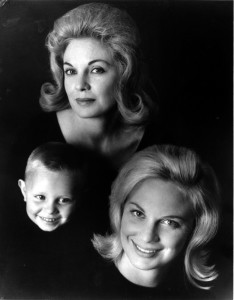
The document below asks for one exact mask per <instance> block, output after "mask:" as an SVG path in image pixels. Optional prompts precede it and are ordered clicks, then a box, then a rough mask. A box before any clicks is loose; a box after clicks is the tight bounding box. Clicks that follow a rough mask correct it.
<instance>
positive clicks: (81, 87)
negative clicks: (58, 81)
mask: <svg viewBox="0 0 234 300" xmlns="http://www.w3.org/2000/svg"><path fill="white" fill-rule="evenodd" d="M76 89H77V90H78V91H85V90H89V89H90V85H89V83H88V76H87V75H86V74H78V75H77V78H76Z"/></svg>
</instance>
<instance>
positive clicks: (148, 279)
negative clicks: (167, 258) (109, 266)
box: [116, 253, 165, 288]
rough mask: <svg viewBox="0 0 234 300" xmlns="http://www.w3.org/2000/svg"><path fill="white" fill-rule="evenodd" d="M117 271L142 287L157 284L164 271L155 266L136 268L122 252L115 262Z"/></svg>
mask: <svg viewBox="0 0 234 300" xmlns="http://www.w3.org/2000/svg"><path fill="white" fill-rule="evenodd" d="M116 266H117V268H118V270H119V272H120V273H121V274H122V275H123V276H124V277H125V278H126V279H127V280H129V281H131V282H132V283H134V284H137V285H141V286H144V287H151V288H152V287H156V286H158V285H159V284H160V283H161V281H162V278H163V277H164V274H165V272H164V271H163V270H162V269H159V268H156V269H151V270H142V269H138V268H136V267H135V266H133V265H132V263H131V262H130V261H129V259H128V257H127V255H126V254H125V253H124V254H123V256H122V257H121V259H120V261H119V262H118V263H117V264H116Z"/></svg>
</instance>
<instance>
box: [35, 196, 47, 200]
mask: <svg viewBox="0 0 234 300" xmlns="http://www.w3.org/2000/svg"><path fill="white" fill-rule="evenodd" d="M35 198H36V199H37V200H40V201H43V200H45V196H43V195H36V196H35Z"/></svg>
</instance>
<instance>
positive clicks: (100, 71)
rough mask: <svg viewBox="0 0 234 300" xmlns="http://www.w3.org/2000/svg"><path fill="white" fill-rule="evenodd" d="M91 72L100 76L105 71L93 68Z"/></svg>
mask: <svg viewBox="0 0 234 300" xmlns="http://www.w3.org/2000/svg"><path fill="white" fill-rule="evenodd" d="M91 72H92V73H95V74H102V73H104V72H105V70H104V69H103V68H101V67H98V68H93V69H92V71H91Z"/></svg>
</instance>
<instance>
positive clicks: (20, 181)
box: [18, 179, 26, 202]
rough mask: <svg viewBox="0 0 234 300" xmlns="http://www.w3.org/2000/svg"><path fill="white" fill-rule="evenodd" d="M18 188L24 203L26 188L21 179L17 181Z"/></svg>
mask: <svg viewBox="0 0 234 300" xmlns="http://www.w3.org/2000/svg"><path fill="white" fill-rule="evenodd" d="M18 186H19V188H20V190H21V193H22V194H23V196H24V201H25V202H26V186H25V182H24V181H23V180H22V179H19V180H18Z"/></svg>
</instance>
